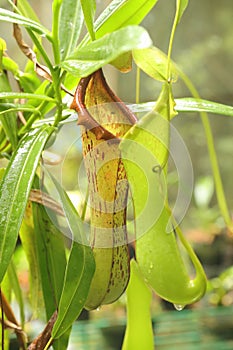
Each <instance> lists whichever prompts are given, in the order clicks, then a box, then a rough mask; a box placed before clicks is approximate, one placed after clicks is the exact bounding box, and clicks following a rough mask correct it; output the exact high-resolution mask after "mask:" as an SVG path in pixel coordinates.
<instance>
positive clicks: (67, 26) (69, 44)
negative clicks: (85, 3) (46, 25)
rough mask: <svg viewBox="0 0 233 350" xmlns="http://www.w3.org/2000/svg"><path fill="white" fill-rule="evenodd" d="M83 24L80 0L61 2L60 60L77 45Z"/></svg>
mask: <svg viewBox="0 0 233 350" xmlns="http://www.w3.org/2000/svg"><path fill="white" fill-rule="evenodd" d="M82 24H83V13H82V9H81V4H80V0H66V1H63V2H62V6H61V10H60V17H59V40H60V55H61V61H62V60H64V59H65V58H66V57H67V56H68V55H69V54H70V53H71V52H72V51H73V50H74V48H75V46H76V45H77V41H78V38H79V36H80V33H81V29H82Z"/></svg>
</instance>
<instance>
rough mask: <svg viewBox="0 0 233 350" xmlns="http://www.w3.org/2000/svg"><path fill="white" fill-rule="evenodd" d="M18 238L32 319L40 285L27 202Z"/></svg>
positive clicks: (34, 315)
mask: <svg viewBox="0 0 233 350" xmlns="http://www.w3.org/2000/svg"><path fill="white" fill-rule="evenodd" d="M19 236H20V241H21V244H22V247H23V250H24V252H25V255H26V259H27V261H28V266H29V283H30V292H29V298H30V303H31V308H32V311H33V317H36V316H37V312H38V311H39V307H40V304H41V283H40V273H39V264H38V256H37V249H36V236H35V231H34V226H33V217H32V204H31V202H28V204H27V207H26V210H25V213H24V218H23V221H22V225H21V227H20V231H19Z"/></svg>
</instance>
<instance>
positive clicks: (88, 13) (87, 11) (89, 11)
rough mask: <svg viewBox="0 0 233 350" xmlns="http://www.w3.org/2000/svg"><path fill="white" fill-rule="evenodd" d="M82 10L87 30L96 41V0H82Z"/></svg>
mask: <svg viewBox="0 0 233 350" xmlns="http://www.w3.org/2000/svg"><path fill="white" fill-rule="evenodd" d="M81 5H82V10H83V14H84V19H85V23H86V26H87V30H88V32H89V35H90V37H91V39H92V40H95V31H94V24H93V21H94V16H95V10H96V3H95V0H89V1H86V0H81Z"/></svg>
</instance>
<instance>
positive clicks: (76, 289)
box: [52, 179, 95, 338]
mask: <svg viewBox="0 0 233 350" xmlns="http://www.w3.org/2000/svg"><path fill="white" fill-rule="evenodd" d="M54 183H55V185H56V188H57V191H58V193H59V196H60V199H61V202H62V205H63V210H64V212H65V215H66V218H67V221H68V224H69V227H70V230H71V232H72V234H73V245H72V248H71V252H70V256H69V260H68V264H67V269H66V275H65V284H64V288H63V291H62V295H61V299H60V303H59V307H58V317H57V320H56V323H55V325H54V328H53V332H52V337H53V338H59V337H60V336H61V335H62V334H63V333H64V332H65V331H66V330H67V329H69V327H70V326H71V325H72V323H73V322H74V321H75V320H76V318H77V317H78V316H79V314H80V312H81V311H82V309H83V307H84V305H85V301H86V298H87V295H88V291H89V288H90V284H91V280H92V277H93V275H94V271H95V263H94V257H93V253H92V250H91V248H90V247H89V246H88V245H87V241H86V238H85V236H84V232H83V225H82V221H81V219H80V217H79V215H78V213H77V211H76V210H75V208H74V207H73V205H72V203H71V202H70V200H69V198H68V196H67V194H66V193H65V191H64V190H63V189H62V188H61V186H60V185H59V184H58V183H57V181H56V180H55V179H54Z"/></svg>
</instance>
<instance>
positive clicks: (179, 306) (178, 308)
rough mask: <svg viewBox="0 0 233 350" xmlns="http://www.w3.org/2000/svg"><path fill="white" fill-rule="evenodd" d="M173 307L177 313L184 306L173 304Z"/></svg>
mask: <svg viewBox="0 0 233 350" xmlns="http://www.w3.org/2000/svg"><path fill="white" fill-rule="evenodd" d="M173 305H174V308H175V309H176V310H177V311H182V310H183V309H184V308H185V305H181V304H173Z"/></svg>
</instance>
